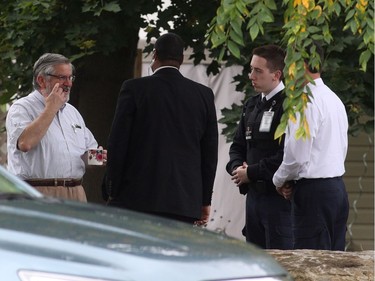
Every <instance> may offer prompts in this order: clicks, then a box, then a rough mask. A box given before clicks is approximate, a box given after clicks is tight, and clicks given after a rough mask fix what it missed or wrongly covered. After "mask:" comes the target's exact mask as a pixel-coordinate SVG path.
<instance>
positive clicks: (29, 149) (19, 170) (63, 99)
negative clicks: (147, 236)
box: [6, 53, 106, 201]
mask: <svg viewBox="0 0 375 281" xmlns="http://www.w3.org/2000/svg"><path fill="white" fill-rule="evenodd" d="M73 71H74V67H73V65H72V64H71V62H70V61H69V59H67V58H66V57H64V56H62V55H60V54H51V53H46V54H44V55H42V56H41V57H40V58H39V59H38V60H37V61H36V62H35V64H34V68H33V86H34V91H33V92H32V93H30V94H29V95H28V96H26V97H24V98H21V99H19V100H17V101H16V102H15V103H14V104H13V105H12V106H11V107H10V109H9V111H8V115H7V119H6V129H7V135H8V140H7V149H8V170H9V171H10V172H12V173H13V174H15V175H17V176H19V177H20V178H22V179H23V180H25V181H26V182H28V183H29V184H30V185H32V186H34V187H35V188H36V189H37V190H39V191H40V192H42V193H44V194H45V195H49V196H54V197H60V198H65V199H71V200H78V201H87V199H86V194H85V191H84V189H83V187H82V177H83V175H84V173H85V163H84V160H83V155H85V152H86V151H87V150H88V149H90V148H97V147H98V143H97V142H96V140H95V138H94V136H93V135H92V133H91V132H90V130H89V129H88V128H86V125H85V122H84V120H83V118H82V116H81V114H80V113H79V112H78V111H77V109H75V108H74V107H73V106H72V105H70V104H69V103H67V102H68V100H69V94H70V89H71V87H72V85H73V81H74V78H75V76H74V75H73ZM103 158H104V159H106V151H104V154H103Z"/></svg>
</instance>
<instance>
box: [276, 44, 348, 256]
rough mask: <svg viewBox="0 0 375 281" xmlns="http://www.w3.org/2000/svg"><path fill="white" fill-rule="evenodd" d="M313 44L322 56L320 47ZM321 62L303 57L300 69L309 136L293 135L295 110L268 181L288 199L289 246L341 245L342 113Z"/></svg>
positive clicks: (344, 207)
mask: <svg viewBox="0 0 375 281" xmlns="http://www.w3.org/2000/svg"><path fill="white" fill-rule="evenodd" d="M315 45H316V47H317V53H318V54H319V56H320V58H321V61H322V60H323V56H324V54H323V50H322V48H321V47H320V46H319V45H317V44H315ZM321 65H322V64H321ZM321 65H320V67H319V70H316V69H312V68H311V67H310V66H308V65H307V63H306V75H308V76H309V77H310V78H312V79H313V82H310V83H307V85H306V87H308V88H309V89H310V90H311V93H312V96H311V102H310V103H308V105H307V108H306V110H305V115H306V119H307V122H308V124H309V130H310V134H311V137H310V138H307V139H302V138H300V139H296V137H295V136H296V130H297V129H298V128H299V126H300V124H299V115H298V114H297V122H295V123H293V122H291V121H289V123H288V127H287V131H286V136H285V147H284V157H283V162H282V164H281V165H280V167H279V168H278V170H277V171H276V173H275V174H274V176H273V183H274V185H275V186H276V188H277V190H278V191H279V193H280V194H282V195H283V196H284V197H285V198H286V199H290V200H291V203H292V223H293V244H294V249H323V250H344V249H345V233H346V222H347V219H348V212H349V204H348V196H347V193H346V190H345V185H344V182H343V180H342V175H343V174H344V173H345V167H344V162H345V157H346V153H347V148H348V137H347V131H348V118H347V114H346V111H345V107H344V105H343V103H342V102H341V100H340V99H339V98H338V97H337V96H336V94H335V93H334V92H333V91H332V90H331V89H329V88H328V87H327V86H326V85H325V84H324V82H323V80H322V79H321V78H320V70H321Z"/></svg>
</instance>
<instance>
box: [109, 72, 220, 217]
mask: <svg viewBox="0 0 375 281" xmlns="http://www.w3.org/2000/svg"><path fill="white" fill-rule="evenodd" d="M217 153H218V128H217V119H216V110H215V104H214V94H213V92H212V90H211V89H210V88H208V87H206V86H203V85H201V84H199V83H196V82H194V81H192V80H189V79H187V78H185V77H183V76H182V75H181V73H180V72H179V71H178V70H177V69H175V68H171V67H167V68H162V69H159V70H158V71H157V72H156V73H154V74H153V75H152V76H148V77H143V78H138V79H132V80H127V81H125V82H124V83H123V85H122V87H121V91H120V95H119V97H118V103H117V108H116V112H115V117H114V120H113V124H112V129H111V132H110V136H109V140H108V163H107V189H108V193H109V195H110V196H111V197H113V198H114V201H117V204H118V205H120V206H122V207H125V208H129V209H133V210H136V211H144V212H157V213H167V214H174V215H180V216H186V217H191V218H200V216H201V207H202V206H205V205H210V203H211V197H212V189H213V184H214V178H215V173H216V165H217V157H218V156H217Z"/></svg>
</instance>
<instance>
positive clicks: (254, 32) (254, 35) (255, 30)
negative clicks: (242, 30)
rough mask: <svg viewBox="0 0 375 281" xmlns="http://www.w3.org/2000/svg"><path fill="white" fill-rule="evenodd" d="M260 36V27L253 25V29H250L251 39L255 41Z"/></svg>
mask: <svg viewBox="0 0 375 281" xmlns="http://www.w3.org/2000/svg"><path fill="white" fill-rule="evenodd" d="M258 34H259V27H258V25H257V24H255V25H253V26H252V27H251V28H250V37H251V40H253V41H254V40H255V39H256V38H257V36H258Z"/></svg>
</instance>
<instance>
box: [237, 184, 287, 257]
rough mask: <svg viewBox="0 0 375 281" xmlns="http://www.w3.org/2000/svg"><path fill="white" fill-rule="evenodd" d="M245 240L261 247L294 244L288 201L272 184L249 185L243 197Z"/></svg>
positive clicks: (281, 246)
mask: <svg viewBox="0 0 375 281" xmlns="http://www.w3.org/2000/svg"><path fill="white" fill-rule="evenodd" d="M243 233H244V234H245V236H246V241H247V242H251V243H253V244H255V245H258V246H259V247H261V248H263V249H281V250H289V249H292V247H293V243H292V242H293V240H292V223H291V203H290V201H288V200H285V199H284V197H282V196H281V195H279V194H278V193H277V192H276V189H275V187H273V186H272V187H269V188H266V189H263V190H261V189H258V190H257V189H255V188H250V189H249V191H248V193H247V197H246V225H245V228H244V231H243Z"/></svg>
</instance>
